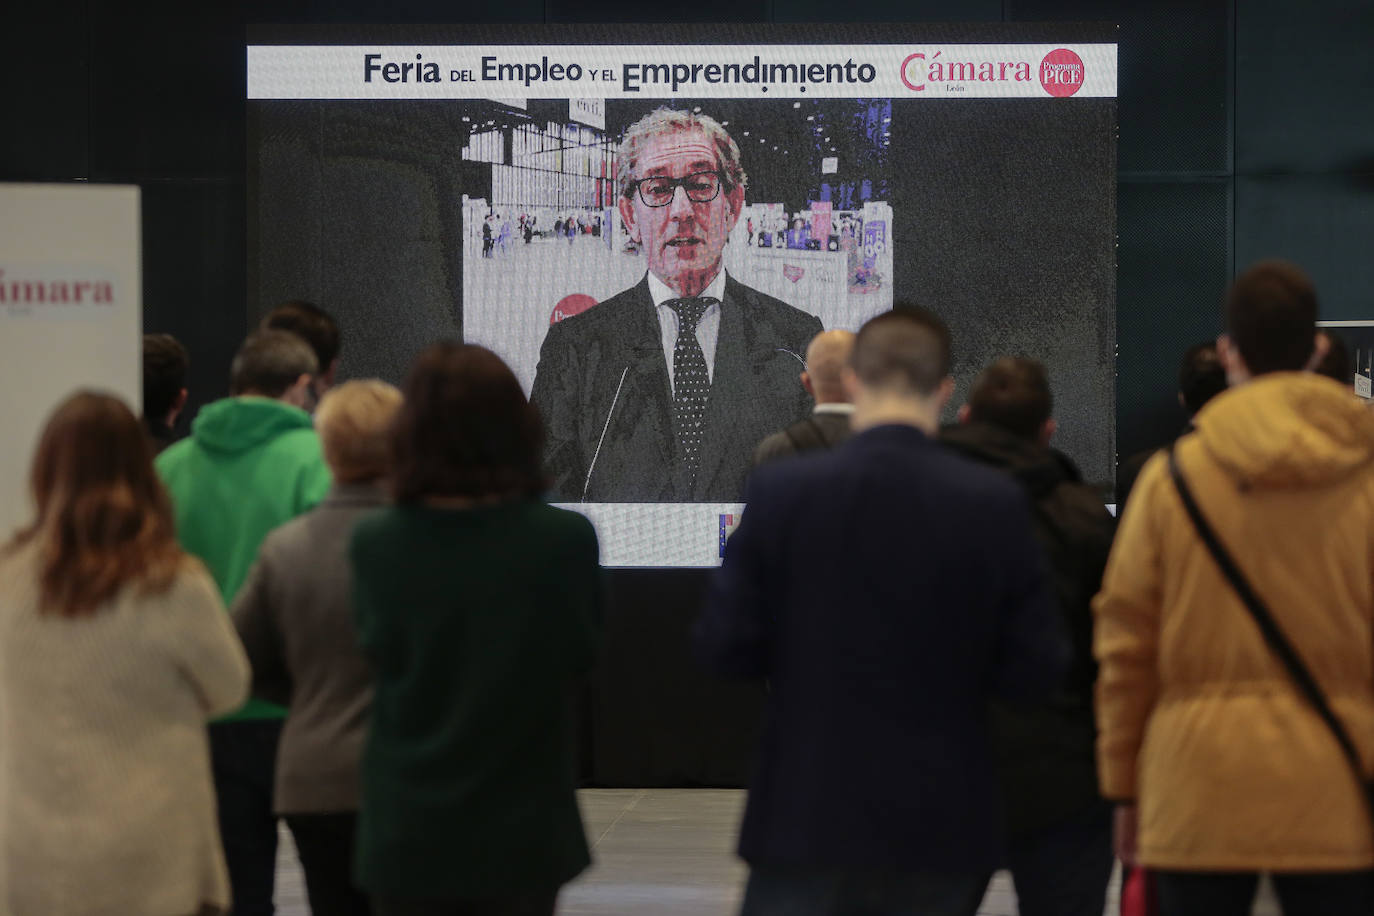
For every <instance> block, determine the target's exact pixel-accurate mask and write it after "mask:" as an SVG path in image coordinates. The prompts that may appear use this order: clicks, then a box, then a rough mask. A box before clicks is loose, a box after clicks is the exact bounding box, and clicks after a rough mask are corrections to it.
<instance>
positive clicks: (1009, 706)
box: [940, 357, 1115, 916]
mask: <svg viewBox="0 0 1374 916" xmlns="http://www.w3.org/2000/svg"><path fill="white" fill-rule="evenodd" d="M1053 407H1054V398H1053V395H1052V393H1051V390H1050V380H1049V374H1048V373H1047V372H1046V371H1045V366H1044V365H1043V364H1042V363H1040V362H1037V361H1036V360H1033V359H1028V358H1026V357H1004V358H1003V359H999V360H997V361H996V362H994V363H992V365H990V366H988V367H987V368H986V369H984V370H983V372H982V374H980V375H979V376H978V379H977V380H976V381H975V382H974V383H973V388H972V390H971V391H970V393H969V399H968V403H967V404H965V405H964V406H963V407H962V408H960V410H959V425H958V426H954V427H950V428H948V429H946V430H944V431H943V432H942V434H941V436H940V440H941V442H943V443H944V444H945V445H948V446H949V447H951V448H953V449H954V450H955V451H957V452H958V453H959V454H961V455H963V456H965V457H967V458H971V459H972V460H974V461H977V462H979V463H981V464H986V465H988V466H989V467H993V468H997V469H999V470H1000V471H1002V472H1004V473H1006V474H1008V475H1009V476H1010V477H1011V478H1012V479H1013V480H1015V481H1016V483H1017V484H1018V485H1019V486H1020V487H1021V489H1022V490H1023V491H1024V492H1025V494H1026V496H1027V498H1028V499H1029V500H1030V501H1031V504H1032V505H1033V506H1034V508H1035V511H1034V513H1033V514H1032V523H1033V525H1034V528H1035V535H1036V539H1037V540H1038V541H1039V542H1040V546H1041V548H1042V549H1043V550H1044V554H1045V559H1046V560H1047V561H1048V564H1049V569H1050V572H1051V574H1052V575H1053V577H1054V585H1055V592H1056V594H1057V596H1058V598H1059V602H1058V607H1059V612H1060V615H1061V617H1062V623H1063V627H1064V629H1065V631H1066V632H1068V633H1069V635H1070V637H1071V640H1072V646H1073V656H1072V664H1071V667H1070V669H1069V675H1068V677H1067V678H1065V679H1064V681H1063V683H1062V684H1061V685H1060V687H1059V690H1058V691H1056V692H1055V694H1054V695H1053V696H1052V697H1051V698H1050V699H1049V700H1047V701H1045V702H1042V703H994V704H993V707H992V725H993V734H994V737H995V739H996V744H995V747H996V751H997V761H998V768H999V771H1000V774H1001V778H1002V785H1003V788H1004V791H1005V792H1006V795H1007V832H1008V837H1009V841H1010V842H1009V848H1008V858H1007V862H1008V867H1009V868H1010V869H1011V873H1012V879H1013V880H1014V881H1015V883H1016V899H1017V906H1018V907H1019V909H1020V913H1021V916H1102V911H1103V907H1104V906H1105V902H1106V896H1107V885H1108V883H1110V881H1111V876H1112V864H1113V862H1114V860H1115V857H1114V854H1113V852H1112V809H1111V807H1110V806H1109V805H1107V804H1105V803H1104V802H1103V801H1102V797H1101V796H1100V795H1099V794H1098V790H1097V765H1096V761H1095V759H1094V756H1093V741H1094V738H1095V736H1096V727H1095V726H1094V723H1093V681H1094V680H1095V679H1096V677H1097V665H1096V663H1095V662H1094V661H1093V655H1092V632H1093V628H1092V598H1093V595H1095V594H1096V593H1097V590H1098V587H1099V586H1100V585H1101V584H1102V569H1103V567H1104V566H1105V565H1106V563H1107V552H1108V551H1109V550H1110V549H1111V546H1112V535H1113V533H1114V531H1115V522H1114V520H1113V519H1112V516H1111V513H1109V512H1108V511H1107V508H1106V506H1104V505H1103V504H1102V498H1101V496H1100V494H1099V493H1098V491H1097V489H1096V488H1095V487H1092V486H1089V485H1087V484H1085V483H1083V478H1082V476H1081V475H1080V474H1079V472H1078V468H1076V467H1075V466H1074V464H1073V462H1072V461H1070V460H1069V458H1068V456H1067V455H1064V454H1062V453H1060V452H1057V451H1055V450H1054V449H1052V448H1050V445H1049V443H1050V437H1051V436H1053V435H1054V432H1055V421H1054V417H1053Z"/></svg>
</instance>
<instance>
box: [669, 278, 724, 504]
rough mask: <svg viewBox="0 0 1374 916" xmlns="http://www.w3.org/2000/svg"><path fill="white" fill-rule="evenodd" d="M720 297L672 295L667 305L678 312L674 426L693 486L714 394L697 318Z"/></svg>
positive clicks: (688, 479)
mask: <svg viewBox="0 0 1374 916" xmlns="http://www.w3.org/2000/svg"><path fill="white" fill-rule="evenodd" d="M719 301H720V300H719V299H711V298H709V297H700V298H696V299H669V300H668V301H667V302H665V303H664V305H666V306H668V307H669V308H670V309H672V310H673V311H674V312H677V343H676V344H675V345H674V346H673V428H674V429H675V430H676V431H677V447H678V455H679V456H680V457H681V460H682V464H683V467H684V468H685V469H686V471H687V483H688V486H689V487H690V486H691V485H692V484H693V483H695V482H696V479H697V469H698V468H699V467H701V438H702V432H703V426H704V424H705V422H706V401H707V399H708V398H709V397H710V396H711V376H710V375H709V374H708V373H707V371H706V354H705V353H703V352H702V350H701V341H699V340H697V322H699V321H701V316H702V313H703V312H705V311H706V309H707V308H708V307H709V306H712V305H715V304H716V303H717V302H719Z"/></svg>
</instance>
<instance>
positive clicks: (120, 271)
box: [0, 184, 143, 539]
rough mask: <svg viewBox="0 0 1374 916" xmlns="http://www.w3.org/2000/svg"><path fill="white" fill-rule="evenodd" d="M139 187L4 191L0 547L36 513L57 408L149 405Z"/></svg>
mask: <svg viewBox="0 0 1374 916" xmlns="http://www.w3.org/2000/svg"><path fill="white" fill-rule="evenodd" d="M139 231H140V230H139V195H138V189H137V188H134V187H119V186H113V185H109V186H94V185H74V184H63V185H41V184H8V185H0V391H4V392H5V398H4V406H3V407H0V417H2V418H3V419H0V427H3V429H4V436H3V437H0V539H5V538H8V537H9V535H10V533H11V532H12V531H13V530H14V529H15V527H16V526H18V525H20V524H23V523H24V521H26V520H27V519H28V518H29V517H30V514H31V512H32V505H31V500H30V498H29V493H28V474H29V464H30V462H31V460H32V455H33V449H34V446H35V445H36V444H37V441H38V435H39V433H40V432H41V430H42V428H43V424H44V423H45V422H46V421H47V418H48V415H49V414H50V413H51V412H52V409H53V408H54V407H55V406H56V405H57V404H58V403H59V402H61V401H62V400H63V399H64V398H66V397H67V396H68V395H70V394H71V393H72V392H74V391H76V390H77V389H80V388H95V389H99V390H102V391H106V392H110V393H112V394H116V395H118V396H119V397H121V398H123V399H124V400H125V401H126V402H128V404H129V405H130V407H132V408H133V410H134V411H135V412H137V411H138V410H139V408H140V402H141V400H142V391H143V387H142V372H141V370H140V361H141V353H142V336H141V335H142V331H141V328H142V279H141V273H140V263H139V257H140V252H139Z"/></svg>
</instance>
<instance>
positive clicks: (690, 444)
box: [530, 108, 821, 502]
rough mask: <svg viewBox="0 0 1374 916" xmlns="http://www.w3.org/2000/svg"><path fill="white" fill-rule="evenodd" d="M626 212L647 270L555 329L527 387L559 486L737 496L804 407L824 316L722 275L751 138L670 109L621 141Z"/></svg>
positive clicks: (571, 495)
mask: <svg viewBox="0 0 1374 916" xmlns="http://www.w3.org/2000/svg"><path fill="white" fill-rule="evenodd" d="M619 181H620V204H619V208H620V215H621V218H622V219H623V220H624V222H625V226H626V227H627V229H628V231H629V235H630V237H631V238H632V239H633V240H634V241H635V242H636V243H638V244H639V246H640V247H641V249H642V250H643V251H644V254H645V256H646V258H647V260H648V272H647V274H646V275H645V277H644V279H643V280H641V281H640V282H639V283H638V284H636V285H635V286H633V287H631V288H630V289H628V290H625V291H624V292H622V293H619V294H617V295H615V296H612V297H611V298H610V299H607V300H606V301H605V302H603V303H601V304H600V305H598V306H596V307H595V308H592V309H590V310H588V311H586V312H583V313H582V314H580V315H576V316H573V317H571V318H568V319H566V320H564V321H562V322H559V323H558V324H555V325H554V326H553V327H552V328H550V329H549V333H548V336H547V337H546V338H545V339H544V345H543V348H542V349H541V351H540V355H539V366H538V368H537V370H536V372H535V379H534V387H533V390H532V391H531V394H530V400H531V401H532V402H533V403H534V404H535V406H537V407H538V408H539V411H540V414H541V415H542V416H543V418H544V424H545V434H546V437H547V439H546V446H545V460H546V466H547V470H548V472H549V474H550V475H551V476H552V478H553V496H554V498H555V499H558V500H563V501H570V502H579V501H585V502H734V501H737V500H739V498H740V495H741V491H742V490H743V486H744V478H745V475H746V474H747V472H748V470H749V462H750V458H751V455H752V453H753V449H754V446H755V444H756V443H757V442H758V441H759V440H760V439H761V438H763V437H764V436H766V435H768V434H769V433H772V432H774V431H775V430H777V429H780V428H782V427H785V426H787V425H789V424H791V423H793V422H795V421H796V420H798V419H800V418H801V417H803V416H805V415H806V412H807V408H808V406H809V404H808V401H809V399H808V397H807V394H806V391H805V390H804V389H803V388H802V386H801V384H800V383H799V382H798V380H797V370H798V368H799V367H800V366H802V365H804V361H803V358H802V356H801V353H802V352H803V351H804V350H805V348H806V345H807V342H808V341H810V340H811V338H813V337H815V336H816V334H818V333H820V331H821V323H820V321H819V320H817V319H816V318H815V317H813V316H811V315H808V314H807V313H805V312H803V311H801V310H800V309H796V308H793V307H792V306H790V305H787V304H786V303H784V302H781V301H780V300H778V299H774V298H773V297H771V296H766V295H764V294H763V293H761V292H759V291H758V290H755V289H751V288H750V287H748V286H745V285H744V284H742V283H740V282H738V281H737V280H735V279H734V278H732V277H729V276H727V275H726V272H725V270H724V267H723V265H722V258H721V255H722V252H723V251H724V249H725V243H726V241H727V240H728V239H729V237H730V232H731V230H732V229H734V227H735V223H736V222H737V221H738V220H739V216H740V211H741V209H742V208H743V206H744V189H745V175H744V169H743V167H742V166H741V165H740V159H739V147H738V146H737V145H736V144H735V141H734V140H733V139H732V138H731V137H730V135H729V134H728V133H726V132H725V129H724V128H722V127H721V126H720V125H719V124H718V123H716V121H715V120H713V119H712V118H710V117H707V116H706V115H700V114H693V113H689V112H685V111H672V110H669V109H666V108H660V109H658V110H657V111H654V112H652V113H650V114H648V115H646V116H645V117H644V118H641V119H640V120H639V121H638V122H637V123H635V124H634V125H633V126H631V127H630V129H629V130H628V131H626V133H625V139H624V141H623V142H622V143H621V146H620V177H619Z"/></svg>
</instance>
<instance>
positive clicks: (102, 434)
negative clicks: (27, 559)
mask: <svg viewBox="0 0 1374 916" xmlns="http://www.w3.org/2000/svg"><path fill="white" fill-rule="evenodd" d="M29 486H30V489H31V491H32V494H33V500H34V503H35V505H36V507H37V510H38V513H37V517H36V518H35V519H34V522H33V524H32V525H30V526H29V527H28V528H26V529H23V530H21V531H20V532H19V533H18V534H17V535H16V536H15V537H14V539H13V540H11V541H10V543H9V544H8V545H6V548H5V550H6V551H7V552H8V551H12V550H15V549H18V548H19V547H22V546H24V545H26V544H33V545H35V546H36V547H37V550H38V557H39V560H38V562H39V598H40V606H41V608H42V610H43V611H44V612H45V613H53V614H59V615H62V616H66V617H76V616H80V615H83V614H91V613H93V612H95V611H96V610H97V609H99V608H100V607H101V605H103V604H105V603H106V602H108V601H110V600H111V599H113V598H114V597H115V596H116V594H118V592H119V591H120V590H121V589H122V588H124V587H125V586H126V585H129V584H130V583H137V584H138V585H139V586H141V587H142V588H143V589H144V590H145V591H146V592H150V593H151V592H158V591H162V590H164V589H166V588H167V587H168V586H169V585H170V584H171V582H172V579H173V578H174V577H175V575H176V572H177V570H178V569H179V568H180V566H181V564H182V563H183V562H184V560H185V554H184V553H183V552H182V550H181V548H180V547H179V546H178V545H177V541H176V525H175V522H174V521H173V517H172V505H171V501H170V500H169V499H168V496H167V491H166V490H165V489H164V488H163V486H162V483H161V481H160V480H158V476H157V473H156V472H155V471H154V470H153V453H152V447H151V446H150V445H149V443H148V438H147V436H146V435H145V434H144V432H143V427H142V426H141V425H140V424H139V422H138V418H137V417H135V416H134V414H133V412H132V411H131V410H129V408H128V407H126V406H125V405H124V403H123V402H122V401H120V400H119V399H118V398H116V397H112V396H110V395H107V394H98V393H96V392H92V391H81V392H78V393H76V394H74V395H72V396H71V397H69V398H67V400H65V401H63V402H62V404H60V405H59V406H58V408H57V410H55V411H54V412H53V414H52V416H51V417H50V418H49V419H48V424H47V426H46V427H45V428H44V430H43V435H42V437H41V438H40V439H39V442H38V449H37V450H36V451H35V453H34V457H33V466H32V469H31V470H30V474H29Z"/></svg>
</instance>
